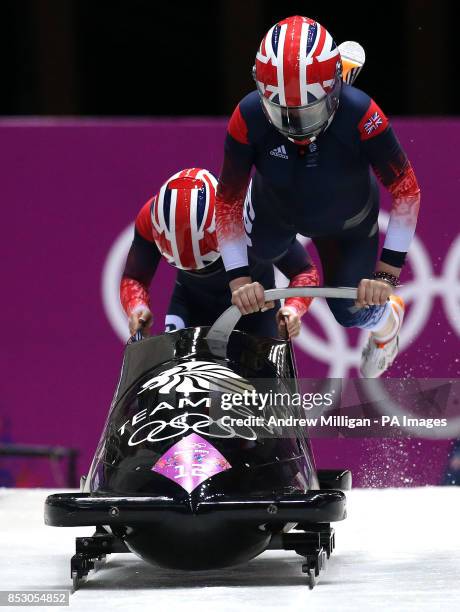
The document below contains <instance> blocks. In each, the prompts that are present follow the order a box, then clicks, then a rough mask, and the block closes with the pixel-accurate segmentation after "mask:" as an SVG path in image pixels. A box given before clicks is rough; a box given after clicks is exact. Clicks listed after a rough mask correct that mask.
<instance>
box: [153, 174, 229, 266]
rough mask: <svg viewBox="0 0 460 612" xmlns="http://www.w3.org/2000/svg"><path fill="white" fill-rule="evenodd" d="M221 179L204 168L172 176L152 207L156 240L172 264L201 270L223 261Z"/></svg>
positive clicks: (162, 252)
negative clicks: (218, 205)
mask: <svg viewBox="0 0 460 612" xmlns="http://www.w3.org/2000/svg"><path fill="white" fill-rule="evenodd" d="M216 188H217V179H216V178H215V177H214V176H213V175H212V174H211V173H210V172H208V170H204V169H203V168H187V169H185V170H181V171H180V172H177V173H176V174H174V175H173V176H171V177H170V178H169V179H168V180H167V181H166V182H165V183H164V184H163V186H162V187H161V189H160V191H159V192H158V193H157V195H156V196H155V197H154V198H153V200H152V204H151V207H150V215H151V219H152V229H153V238H154V240H155V243H156V245H157V247H158V249H159V250H160V252H161V254H162V255H163V256H164V257H165V258H166V260H167V261H168V263H170V264H171V265H173V266H175V267H176V268H180V269H181V270H201V269H202V268H205V267H206V266H208V265H210V264H212V263H213V262H214V261H216V259H218V258H219V257H220V253H219V251H218V247H217V237H216V223H215V202H216Z"/></svg>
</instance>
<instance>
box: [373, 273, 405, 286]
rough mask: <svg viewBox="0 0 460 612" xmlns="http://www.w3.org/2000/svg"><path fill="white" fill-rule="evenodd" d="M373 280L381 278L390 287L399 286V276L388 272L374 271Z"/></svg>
mask: <svg viewBox="0 0 460 612" xmlns="http://www.w3.org/2000/svg"><path fill="white" fill-rule="evenodd" d="M374 280H381V281H384V282H385V283H388V284H389V285H391V286H392V287H398V286H399V278H398V277H397V276H395V275H394V274H390V273H389V272H374Z"/></svg>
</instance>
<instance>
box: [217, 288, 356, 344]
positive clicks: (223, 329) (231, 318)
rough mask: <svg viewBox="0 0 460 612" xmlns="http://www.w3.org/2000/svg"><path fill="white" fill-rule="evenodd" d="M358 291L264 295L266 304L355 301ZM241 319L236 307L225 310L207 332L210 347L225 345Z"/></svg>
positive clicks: (314, 290) (295, 291)
mask: <svg viewBox="0 0 460 612" xmlns="http://www.w3.org/2000/svg"><path fill="white" fill-rule="evenodd" d="M357 293H358V290H357V289H356V288H355V287H292V288H287V289H268V290H267V291H265V293H264V298H265V301H266V302H271V301H272V300H281V299H285V298H290V297H312V298H313V297H322V298H338V299H343V300H356V298H357ZM240 318H241V312H240V311H239V310H238V308H237V307H236V306H230V308H227V310H225V311H224V312H223V313H222V314H221V315H220V317H219V318H218V319H217V320H216V321H215V323H214V325H213V326H212V327H211V329H210V330H209V332H208V335H207V336H206V340H207V341H208V342H209V343H210V345H213V346H218V345H226V344H227V342H228V339H229V338H230V334H231V333H232V331H233V330H234V329H235V325H236V324H237V323H238V321H239V320H240Z"/></svg>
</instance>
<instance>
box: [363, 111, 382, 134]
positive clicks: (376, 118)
mask: <svg viewBox="0 0 460 612" xmlns="http://www.w3.org/2000/svg"><path fill="white" fill-rule="evenodd" d="M382 124H383V121H382V118H381V117H380V115H379V113H378V112H377V111H376V112H375V113H374V114H373V115H371V116H370V117H369V119H368V120H367V121H366V122H365V124H364V129H365V131H366V134H372V132H375V130H376V129H377V128H378V127H379V126H380V125H382Z"/></svg>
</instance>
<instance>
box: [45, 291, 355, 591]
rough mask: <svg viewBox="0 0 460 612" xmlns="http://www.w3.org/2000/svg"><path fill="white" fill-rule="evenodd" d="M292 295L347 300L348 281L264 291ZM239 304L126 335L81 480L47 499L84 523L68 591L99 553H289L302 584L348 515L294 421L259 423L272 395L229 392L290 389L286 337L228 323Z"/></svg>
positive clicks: (61, 523)
mask: <svg viewBox="0 0 460 612" xmlns="http://www.w3.org/2000/svg"><path fill="white" fill-rule="evenodd" d="M291 296H302V297H303V296H313V297H315V296H320V297H332V298H354V297H355V296H356V289H351V288H325V287H308V288H296V289H284V290H281V289H274V290H269V291H266V292H265V297H266V300H267V301H268V300H276V299H280V298H286V297H291ZM240 316H241V315H240V313H239V311H238V310H237V309H236V307H234V306H232V307H230V308H229V309H228V310H226V311H225V312H224V313H223V314H222V315H221V317H220V318H219V319H218V320H217V321H216V322H215V323H214V325H213V326H212V327H194V328H186V329H181V330H177V331H173V332H168V333H164V334H161V335H159V336H155V337H150V338H144V339H142V338H141V337H139V338H138V341H133V340H135V338H132V339H131V340H132V341H131V342H130V343H128V344H127V345H126V348H125V351H124V357H123V363H122V368H121V374H120V378H119V381H118V384H117V387H116V390H115V394H114V397H113V400H112V403H111V406H110V410H109V414H108V417H107V420H106V423H105V426H104V429H103V432H102V436H101V439H100V442H99V444H98V446H97V449H96V452H95V455H94V459H93V461H92V464H91V467H90V469H89V472H88V474H87V476H86V477H82V486H81V491H80V492H78V493H77V492H70V493H58V494H53V495H50V496H48V497H47V499H46V502H45V523H46V524H47V525H53V526H57V527H70V526H72V527H74V526H92V527H94V528H95V531H94V532H93V535H91V536H88V537H79V538H77V539H76V553H75V555H74V556H73V557H72V559H71V578H72V581H73V588H74V590H75V589H77V588H78V587H79V585H80V583H81V581H83V580H85V579H86V577H87V576H88V573H89V571H90V570H92V569H95V568H97V566H98V565H100V564H101V563H102V562H104V561H105V560H106V558H107V555H109V554H111V553H120V552H133V553H136V554H137V555H138V556H140V557H141V558H142V559H143V560H145V561H146V562H150V563H154V564H159V565H161V566H163V567H168V568H175V569H182V570H193V571H195V570H206V569H208V568H212V569H216V568H223V567H228V566H232V565H236V564H240V563H245V562H247V561H249V560H250V559H252V558H254V557H256V556H257V555H260V554H261V553H262V552H264V551H265V550H267V549H284V550H292V551H295V552H296V553H297V554H298V555H300V556H301V557H302V563H301V568H302V571H303V572H304V573H305V574H306V578H307V583H308V585H309V586H310V587H311V588H312V587H313V586H314V584H315V582H316V580H317V578H318V576H319V574H320V571H321V569H322V568H323V567H324V565H325V563H326V560H327V558H329V556H330V554H331V553H332V551H333V549H334V545H335V536H334V529H333V528H332V527H331V523H333V522H335V521H341V520H343V519H344V518H345V517H346V498H345V493H344V491H345V490H347V489H349V488H350V486H351V474H350V472H349V471H348V470H319V471H318V470H317V469H316V467H315V462H314V457H313V453H312V448H311V445H310V442H309V439H308V431H307V430H306V429H305V428H297V429H295V431H294V432H292V431H291V430H290V432H289V434H288V435H278V432H277V431H276V427H275V428H274V429H273V428H270V427H266V426H265V425H264V423H266V417H267V416H268V414H269V413H270V411H272V412H273V410H274V408H273V406H271V405H265V406H264V408H263V409H262V410H261V408H260V406H255V407H251V406H249V407H248V406H241V401H240V402H238V403H237V402H236V399H235V398H236V397H237V396H238V398H240V399H241V397H246V398H248V397H249V398H253V397H258V395H257V393H259V392H260V390H261V388H263V390H264V392H266V390H267V388H268V387H269V388H270V391H271V392H273V391H276V392H280V393H283V394H284V395H283V397H286V394H287V396H288V397H289V395H292V394H294V393H297V392H298V382H297V372H296V366H295V359H294V353H293V348H292V345H291V342H290V340H289V339H286V340H283V339H274V338H265V337H256V336H254V335H251V334H248V333H245V332H242V331H238V330H235V326H236V325H237V323H238V321H239V318H240ZM249 316H250V315H249ZM272 396H273V393H272ZM222 398H224V399H225V404H224V402H223V401H222ZM224 406H225V410H224ZM299 410H300V411H301V409H300V408H298V407H296V406H290V405H289V403H288V405H287V406H283V411H284V413H287V414H291V413H292V414H294V413H295V414H297V413H298V412H299ZM257 419H259V420H257ZM254 423H257V425H255V424H254Z"/></svg>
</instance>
